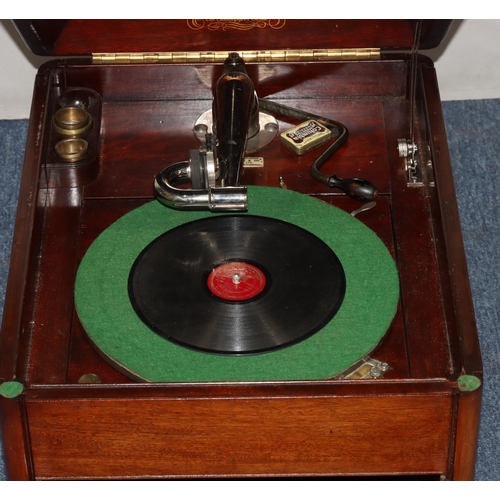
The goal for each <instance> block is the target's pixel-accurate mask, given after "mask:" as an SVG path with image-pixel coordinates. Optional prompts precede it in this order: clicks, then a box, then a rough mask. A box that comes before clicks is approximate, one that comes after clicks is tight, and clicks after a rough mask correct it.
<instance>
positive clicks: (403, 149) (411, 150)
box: [398, 139, 423, 185]
mask: <svg viewBox="0 0 500 500" xmlns="http://www.w3.org/2000/svg"><path fill="white" fill-rule="evenodd" d="M398 152H399V157H400V158H404V161H405V170H406V177H407V182H408V185H421V184H423V179H422V167H421V165H420V160H419V157H418V154H417V153H418V151H417V145H416V144H415V143H414V142H413V141H411V140H409V139H398Z"/></svg>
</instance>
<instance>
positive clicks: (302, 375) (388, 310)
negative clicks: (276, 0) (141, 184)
mask: <svg viewBox="0 0 500 500" xmlns="http://www.w3.org/2000/svg"><path fill="white" fill-rule="evenodd" d="M248 195H249V210H248V212H247V213H248V214H250V215H258V216H263V217H272V218H276V219H280V220H284V221H286V222H289V223H291V224H296V225H297V226H300V227H302V228H304V229H307V230H308V231H310V232H311V233H313V234H315V235H316V236H317V237H319V238H320V239H322V240H323V241H324V242H325V243H326V244H327V245H329V246H330V248H331V249H332V250H333V251H334V252H335V253H336V255H337V256H338V258H339V259H340V262H341V263H342V265H343V267H344V271H345V275H346V294H345V298H344V301H343V304H342V306H341V308H340V310H339V311H338V312H337V314H336V315H335V317H334V318H333V319H332V320H331V321H330V322H329V323H328V324H327V325H326V326H325V327H324V328H323V329H322V330H321V331H320V332H318V333H316V334H314V335H313V336H311V337H309V338H308V339H306V340H304V341H302V342H300V343H298V344H296V345H293V346H291V347H287V348H285V349H282V350H279V351H274V352H270V353H265V354H255V355H248V356H227V355H217V354H208V353H201V352H196V351H193V350H189V349H186V348H184V347H181V346H179V345H176V344H173V343H171V342H169V341H168V340H165V339H164V338H162V337H160V336H159V335H157V334H156V333H154V332H153V331H151V330H150V329H149V328H148V327H147V326H146V325H145V324H144V323H142V321H141V320H140V319H139V318H138V317H137V315H136V314H135V312H134V310H133V308H132V305H131V303H130V300H129V296H128V278H129V272H130V269H131V267H132V264H133V263H134V261H135V259H136V257H137V256H138V255H139V253H140V252H141V251H142V250H143V249H144V248H145V247H146V246H147V245H148V244H149V243H150V242H151V241H153V240H154V239H155V238H157V237H158V236H160V235H161V234H163V233H164V232H166V231H169V230H170V229H173V228H174V227H177V226H179V225H181V224H184V223H187V222H191V221H193V220H196V219H200V218H202V217H214V216H217V215H214V214H213V213H210V212H198V211H197V212H194V211H177V210H172V209H169V208H166V207H164V206H163V205H161V204H160V203H159V202H157V201H153V202H150V203H147V204H145V205H143V206H142V207H140V208H138V209H135V210H133V211H131V212H130V213H128V214H127V215H125V216H124V217H122V218H121V219H119V220H118V221H116V222H115V223H114V224H112V225H111V226H110V227H109V228H107V229H106V230H105V231H104V232H103V233H102V234H101V235H100V236H99V237H98V238H97V239H96V240H95V241H94V242H93V244H92V245H91V247H90V248H89V250H88V251H87V253H86V255H85V256H84V258H83V259H82V262H81V264H80V267H79V269H78V274H77V280H76V286H75V303H76V309H77V313H78V316H79V318H80V320H81V322H82V324H83V326H84V328H85V330H86V332H87V334H88V336H89V338H90V340H91V342H92V343H93V344H94V346H95V347H96V348H97V349H98V350H99V351H101V353H102V354H103V355H104V356H105V357H106V358H107V359H109V360H110V361H111V362H112V363H113V364H114V365H116V366H117V367H119V369H120V370H121V371H123V372H124V373H127V374H129V375H130V376H132V377H133V378H137V379H140V380H145V381H151V382H206V381H213V382H215V381H259V380H322V379H326V378H331V377H333V376H335V375H336V374H338V373H340V372H342V371H344V370H346V369H347V368H349V367H350V366H351V365H353V364H354V363H355V362H356V361H358V360H359V359H360V358H362V357H363V356H365V355H367V354H368V353H370V352H371V351H372V350H373V349H374V348H375V347H376V346H377V344H378V343H379V342H380V341H381V339H382V337H383V336H384V334H385V333H386V331H387V329H388V328H389V326H390V324H391V322H392V320H393V318H394V315H395V313H396V309H397V304H398V299H399V280H398V275H397V271H396V266H395V263H394V260H393V259H392V257H391V255H390V253H389V251H388V250H387V248H386V247H385V246H384V244H383V243H382V241H381V240H380V239H379V238H378V237H377V235H376V234H375V233H374V232H373V231H371V230H370V229H369V228H368V227H366V226H365V225H364V224H362V223H361V222H359V221H358V220H356V219H355V218H353V217H352V216H350V215H349V214H348V213H346V212H344V211H342V210H340V209H337V208H335V207H333V206H331V205H328V204H327V203H324V202H322V201H319V200H316V199H314V198H311V197H308V196H306V195H302V194H300V193H296V192H293V191H289V190H284V189H279V188H265V187H251V186H250V187H249V188H248ZM244 216H245V214H242V217H244ZM269 251H270V252H272V239H271V240H270V242H269ZM165 307H168V304H165ZM213 333H214V334H216V332H213Z"/></svg>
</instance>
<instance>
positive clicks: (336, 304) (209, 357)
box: [0, 20, 482, 480]
mask: <svg viewBox="0 0 500 500" xmlns="http://www.w3.org/2000/svg"><path fill="white" fill-rule="evenodd" d="M449 24H450V23H449V22H448V21H423V22H420V21H402V20H401V21H397V20H386V21H381V20H380V21H368V20H365V21H347V20H338V21H336V20H307V21H306V20H187V21H186V20H175V21H174V20H154V21H145V20H142V21H117V20H115V21H110V20H106V21H98V20H92V21H90V20H86V21H85V20H72V21H59V20H58V21H16V25H17V27H18V29H19V31H20V32H21V33H22V34H23V36H24V37H25V40H26V41H27V43H28V45H29V46H30V48H31V49H32V50H33V51H35V52H36V53H41V54H50V55H55V56H67V55H70V56H84V57H78V58H74V59H61V60H54V61H51V62H49V63H47V64H45V65H44V66H42V68H41V69H40V71H39V73H38V75H37V78H36V82H35V91H34V96H33V106H32V114H31V119H30V129H29V133H28V143H27V149H26V157H25V164H24V172H23V180H22V186H21V192H20V201H19V211H18V217H17V223H16V230H15V235H14V246H13V252H12V264H11V271H10V277H9V286H8V290H7V296H6V303H5V313H4V321H3V325H2V336H1V338H0V370H1V371H0V383H1V385H0V394H1V396H0V405H1V406H0V408H1V415H2V426H3V427H2V430H3V438H4V442H5V450H6V463H7V468H8V474H9V476H10V478H11V479H103V478H183V477H184V478H185V477H204V478H207V477H305V476H389V475H390V476H399V477H408V476H410V477H415V476H424V477H426V478H440V479H455V480H456V479H471V478H472V477H473V471H474V460H475V447H476V442H477V430H478V422H479V409H480V401H481V381H482V366H481V356H480V352H479V345H478V340H477V334H476V329H475V321H474V314H473V308H472V301H471V297H470V291H469V285H468V279H467V268H466V263H465V256H464V251H463V244H462V241H461V233H460V224H459V220H458V212H457V207H456V201H455V194H454V189H453V180H452V175H451V168H450V162H449V157H448V151H447V143H446V137H445V131H444V124H443V119H442V113H441V107H440V101H439V92H438V86H437V81H436V76H435V71H434V69H433V66H432V62H431V61H430V60H429V59H427V58H426V57H423V56H421V55H419V53H418V50H419V48H424V49H425V48H431V47H434V46H436V45H437V44H438V43H440V41H441V40H442V38H443V37H444V35H445V33H446V31H447V29H448V27H449ZM297 33H300V37H298V36H297ZM325 47H326V48H325Z"/></svg>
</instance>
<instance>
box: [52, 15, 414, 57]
mask: <svg viewBox="0 0 500 500" xmlns="http://www.w3.org/2000/svg"><path fill="white" fill-rule="evenodd" d="M412 43H413V30H412V26H411V24H410V22H406V21H403V20H371V21H368V20H346V19H340V20H333V19H308V20H299V19H288V20H282V19H275V20H271V19H263V20H251V19H248V20H244V19H240V20H236V19H229V20H225V21H224V20H220V19H219V20H208V19H206V20H205V19H199V20H184V19H177V20H165V19H155V20H140V21H137V20H136V21H134V20H112V19H106V20H97V19H93V20H83V19H80V20H72V21H69V22H68V23H67V25H66V27H65V29H64V31H63V32H62V34H61V36H60V37H59V39H58V40H57V43H56V44H55V46H54V49H53V50H54V54H55V55H58V54H90V53H92V52H157V51H183V52H184V51H193V50H194V51H196V50H200V51H201V50H204V51H208V50H228V51H234V50H269V49H285V48H286V49H304V48H314V49H317V48H338V47H341V48H342V47H384V46H385V47H387V46H389V47H392V48H403V47H406V48H408V47H411V45H412Z"/></svg>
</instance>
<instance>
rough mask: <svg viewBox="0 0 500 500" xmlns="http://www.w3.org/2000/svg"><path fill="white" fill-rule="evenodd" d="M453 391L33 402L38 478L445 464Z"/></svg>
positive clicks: (433, 469)
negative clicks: (446, 393) (450, 393)
mask: <svg viewBox="0 0 500 500" xmlns="http://www.w3.org/2000/svg"><path fill="white" fill-rule="evenodd" d="M450 401H451V397H445V396H392V397H364V398H359V397H347V398H343V397H338V398H331V397H325V398H321V397H316V398H314V397H313V398H295V399H291V398H286V397H284V398H276V399H274V398H272V399H269V398H265V399H252V398H238V399H234V398H228V399H191V400H189V399H184V400H183V399H181V400H178V399H158V398H157V399H155V400H138V399H136V400H103V399H99V400H58V401H36V400H30V401H29V402H28V403H27V404H28V415H29V426H30V432H31V444H32V451H33V457H34V464H35V474H36V476H37V477H38V478H51V477H62V476H66V477H74V478H81V477H89V478H99V477H106V476H111V475H112V476H114V477H135V476H139V475H142V476H145V477H158V476H209V475H229V476H238V475H247V474H257V475H287V474H298V475H310V474H319V475H335V474H346V473H362V474H384V473H400V474H404V473H409V472H410V473H415V472H417V473H444V471H445V470H446V464H447V460H448V457H447V453H448V439H449V424H450V404H451V403H450Z"/></svg>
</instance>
